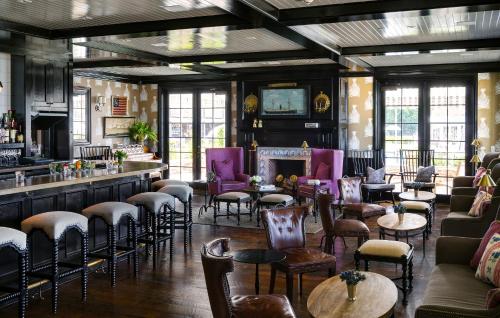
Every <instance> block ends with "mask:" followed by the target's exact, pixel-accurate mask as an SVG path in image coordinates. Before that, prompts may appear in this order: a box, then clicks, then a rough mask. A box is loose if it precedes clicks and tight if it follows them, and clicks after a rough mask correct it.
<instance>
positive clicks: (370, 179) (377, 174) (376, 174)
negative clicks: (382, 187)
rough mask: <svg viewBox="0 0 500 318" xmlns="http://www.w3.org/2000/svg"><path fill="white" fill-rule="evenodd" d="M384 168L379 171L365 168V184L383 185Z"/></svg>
mask: <svg viewBox="0 0 500 318" xmlns="http://www.w3.org/2000/svg"><path fill="white" fill-rule="evenodd" d="M384 177H385V167H382V168H380V169H377V170H375V169H373V168H372V167H367V168H366V183H368V184H379V183H385V180H384Z"/></svg>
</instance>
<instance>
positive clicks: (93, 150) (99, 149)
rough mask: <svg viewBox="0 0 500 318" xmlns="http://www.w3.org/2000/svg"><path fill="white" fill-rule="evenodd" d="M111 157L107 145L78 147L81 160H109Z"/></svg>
mask: <svg viewBox="0 0 500 318" xmlns="http://www.w3.org/2000/svg"><path fill="white" fill-rule="evenodd" d="M112 157H113V153H112V152H111V147H109V146H87V147H80V158H81V159H83V160H110V159H111V158H112Z"/></svg>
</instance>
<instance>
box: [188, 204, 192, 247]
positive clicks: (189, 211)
mask: <svg viewBox="0 0 500 318" xmlns="http://www.w3.org/2000/svg"><path fill="white" fill-rule="evenodd" d="M192 203H193V198H192V197H191V196H190V197H189V201H188V220H189V226H188V231H189V245H192V244H193V204H192Z"/></svg>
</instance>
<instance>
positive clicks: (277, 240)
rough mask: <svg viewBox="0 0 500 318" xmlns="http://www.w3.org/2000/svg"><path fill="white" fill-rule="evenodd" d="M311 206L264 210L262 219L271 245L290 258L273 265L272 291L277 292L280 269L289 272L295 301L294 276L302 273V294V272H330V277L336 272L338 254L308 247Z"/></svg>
mask: <svg viewBox="0 0 500 318" xmlns="http://www.w3.org/2000/svg"><path fill="white" fill-rule="evenodd" d="M308 210H309V207H307V206H296V207H289V208H282V209H275V210H264V211H262V212H261V214H262V222H263V224H264V228H265V229H266V235H267V245H268V246H269V248H270V249H276V250H280V251H282V252H284V253H285V254H286V259H285V260H283V261H281V262H278V263H273V264H271V282H270V285H269V293H270V294H272V293H273V291H274V283H275V281H276V271H277V270H279V271H281V272H283V273H285V275H286V294H287V296H288V299H289V300H290V301H293V276H294V274H298V276H299V280H298V282H299V293H300V295H302V274H303V273H310V272H317V271H322V270H325V271H326V270H327V271H328V276H332V275H333V274H335V265H336V259H335V256H332V255H330V254H326V253H323V252H321V251H320V250H319V249H317V248H308V247H306V234H305V229H304V226H305V218H306V216H307V215H308V214H309V212H308Z"/></svg>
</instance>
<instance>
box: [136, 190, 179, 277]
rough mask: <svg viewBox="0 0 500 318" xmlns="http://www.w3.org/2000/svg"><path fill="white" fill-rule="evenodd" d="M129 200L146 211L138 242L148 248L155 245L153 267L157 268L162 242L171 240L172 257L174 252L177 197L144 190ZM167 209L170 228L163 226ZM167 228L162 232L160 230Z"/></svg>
mask: <svg viewBox="0 0 500 318" xmlns="http://www.w3.org/2000/svg"><path fill="white" fill-rule="evenodd" d="M127 202H128V203H130V204H133V205H135V206H138V207H139V209H140V210H139V211H144V212H146V213H145V217H146V219H145V221H144V222H142V226H143V232H142V233H141V234H140V235H139V237H138V242H141V243H145V244H146V250H149V246H150V245H152V246H153V268H156V260H157V256H158V250H159V248H160V243H161V242H166V241H167V240H170V259H172V257H173V252H174V240H173V236H174V231H175V230H174V228H173V225H174V213H173V211H174V208H173V207H174V204H175V199H174V197H173V196H171V195H169V194H166V193H160V192H143V193H139V194H136V195H134V196H131V197H130V198H128V199H127ZM167 210H169V211H170V214H169V215H170V223H169V225H168V230H169V232H167V228H166V227H162V226H161V216H162V214H163V215H167ZM162 229H163V230H165V231H164V232H160V230H162Z"/></svg>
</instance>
